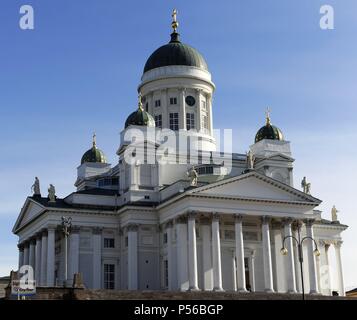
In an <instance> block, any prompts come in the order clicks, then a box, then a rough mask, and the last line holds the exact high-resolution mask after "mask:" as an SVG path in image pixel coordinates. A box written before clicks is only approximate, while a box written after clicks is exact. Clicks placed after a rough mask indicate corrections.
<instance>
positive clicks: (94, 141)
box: [93, 132, 97, 148]
mask: <svg viewBox="0 0 357 320" xmlns="http://www.w3.org/2000/svg"><path fill="white" fill-rule="evenodd" d="M96 146H97V135H96V134H95V132H94V133H93V148H95V147H96Z"/></svg>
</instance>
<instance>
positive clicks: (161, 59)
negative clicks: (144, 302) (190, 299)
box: [13, 13, 347, 295]
mask: <svg viewBox="0 0 357 320" xmlns="http://www.w3.org/2000/svg"><path fill="white" fill-rule="evenodd" d="M172 27H173V32H172V34H171V40H170V42H169V43H167V44H165V45H163V46H161V47H160V48H158V49H157V50H156V51H155V52H154V53H153V54H152V55H151V56H150V57H149V58H148V60H147V62H146V64H145V67H144V72H143V75H142V77H141V82H140V84H139V87H138V92H139V93H140V99H139V107H138V109H137V110H136V111H134V112H133V113H132V114H130V115H129V117H128V118H127V120H126V122H125V126H124V129H123V131H122V132H121V136H120V137H121V143H120V146H119V147H118V149H117V155H118V163H116V164H115V165H111V164H109V163H107V162H106V158H105V156H104V154H103V152H102V151H100V150H99V149H98V147H97V144H96V140H95V137H94V139H93V146H92V147H91V149H89V150H88V151H87V152H85V154H84V155H83V157H82V159H81V163H80V165H79V167H78V168H77V171H78V178H77V180H76V182H75V187H76V191H74V192H72V193H71V194H69V195H68V196H66V197H65V198H63V199H60V198H58V197H55V195H54V188H50V189H49V196H48V197H47V195H46V196H41V193H40V190H39V184H38V180H37V182H36V184H35V188H34V194H33V195H32V196H29V197H27V199H26V201H25V204H24V205H23V207H22V209H21V212H20V214H19V217H18V219H17V221H16V223H15V226H14V228H13V233H14V234H16V235H17V236H18V237H19V243H18V248H19V267H20V266H22V265H31V266H32V267H33V269H34V275H35V279H36V281H37V285H39V286H50V287H51V286H62V285H63V283H64V282H65V274H66V273H65V269H66V267H65V261H68V262H67V265H68V274H67V281H68V283H69V284H70V283H71V282H72V280H73V277H74V274H76V273H81V274H82V277H83V282H84V285H85V286H86V287H87V288H91V289H114V290H178V291H186V290H215V291H222V290H225V291H239V292H246V291H251V292H255V291H256V292H258V291H266V292H284V293H285V292H288V293H294V292H301V291H302V281H301V280H302V277H301V273H302V274H303V279H304V289H305V292H307V293H320V294H323V295H331V294H332V293H333V291H337V292H338V294H339V295H344V294H345V292H344V284H343V272H342V262H341V254H340V248H341V244H342V237H341V233H342V231H344V230H345V229H346V228H347V226H346V225H343V224H341V223H340V222H339V221H338V219H337V216H336V210H335V209H334V211H333V213H334V215H333V217H332V219H331V220H327V219H324V218H322V215H321V211H319V210H318V209H317V207H318V206H319V204H320V203H321V201H320V200H319V199H317V198H315V197H313V196H312V195H311V194H310V190H309V189H310V188H309V187H310V185H309V184H308V183H306V180H304V184H303V186H304V190H303V191H301V190H299V189H297V188H295V187H294V180H293V176H294V175H293V163H294V158H293V157H292V153H291V151H290V142H289V141H286V140H285V139H284V136H283V134H282V132H281V131H280V130H279V129H278V128H277V127H275V126H274V125H272V123H271V120H270V116H269V114H267V117H266V123H265V125H264V126H263V127H262V128H260V129H259V130H258V132H257V134H256V136H255V139H254V137H252V140H253V142H254V143H253V144H252V145H251V146H250V152H249V154H248V155H246V154H237V153H229V154H228V153H224V155H223V156H222V152H220V150H217V143H216V140H215V138H214V134H213V112H212V111H213V109H214V108H213V104H212V96H213V93H214V90H215V84H214V83H213V82H212V77H211V73H210V72H209V69H208V66H207V63H206V61H205V59H204V57H203V56H202V55H201V54H200V53H199V52H198V51H197V50H196V49H194V48H192V47H191V46H189V45H186V44H184V43H182V42H181V40H180V36H179V34H178V33H177V27H178V23H177V20H176V14H175V13H174V14H173V23H172ZM168 129H170V130H168ZM165 130H166V131H167V137H169V136H170V134H171V138H172V137H174V140H175V139H176V140H175V141H177V139H178V138H179V136H180V137H184V138H188V140H189V141H192V142H193V143H191V144H190V145H189V147H188V148H181V149H179V150H180V152H179V153H178V154H177V153H176V152H175V150H174V149H168V150H166V152H163V153H161V154H160V156H157V158H156V160H155V161H154V162H149V161H147V157H145V158H144V160H143V161H142V160H136V161H133V162H132V163H129V162H128V161H126V158H125V154H129V153H131V155H132V156H133V158H135V156H138V154H140V152H141V151H140V150H146V151H147V150H149V149H150V150H151V151H152V150H153V152H154V153H155V151H157V150H160V147H161V146H160V143H158V142H157V141H156V140H155V139H151V138H149V137H148V136H147V135H144V134H146V133H147V132H148V131H151V132H154V136H155V133H156V132H159V131H160V132H165ZM133 132H134V133H136V135H137V136H138V137H139V138H135V139H134V138H133ZM140 133H143V135H142V136H141V135H140ZM134 135H135V134H134ZM142 137H144V138H142ZM169 138H170V137H169ZM154 140H155V141H154ZM140 145H141V146H146V147H148V146H151V148H145V149H141V148H139V146H140ZM128 150H130V151H129V152H128ZM146 151H145V152H146ZM151 151H150V152H151ZM146 153H147V152H146ZM160 157H161V158H166V160H167V161H159V160H160V159H159V158H160ZM188 158H190V159H188ZM222 159H223V160H222ZM192 161H193V162H194V164H192ZM299 187H300V186H299ZM62 217H66V218H69V217H70V218H71V223H72V226H71V228H70V232H69V236H68V246H67V250H66V248H65V243H66V242H65V236H64V233H63V230H62V226H61V223H62ZM285 237H286V238H285ZM293 237H295V238H296V239H299V238H300V239H303V238H304V237H306V238H305V239H304V241H303V245H302V247H301V248H302V250H301V251H300V250H299V248H300V247H299V246H298V241H296V240H295V239H294V238H293ZM284 238H285V241H284ZM283 242H284V243H283ZM331 251H333V252H331ZM65 255H67V256H68V259H67V260H66V259H65ZM331 257H333V259H331ZM300 262H302V268H300Z"/></svg>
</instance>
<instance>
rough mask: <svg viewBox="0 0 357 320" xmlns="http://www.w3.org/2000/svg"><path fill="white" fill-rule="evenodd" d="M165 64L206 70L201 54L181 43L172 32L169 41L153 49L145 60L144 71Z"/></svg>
mask: <svg viewBox="0 0 357 320" xmlns="http://www.w3.org/2000/svg"><path fill="white" fill-rule="evenodd" d="M166 66H192V67H197V68H200V69H204V70H207V71H208V66H207V63H206V61H205V59H204V58H203V56H202V55H201V54H200V53H199V52H198V51H197V50H196V49H194V48H192V47H191V46H189V45H187V44H183V43H182V42H181V41H180V40H179V34H178V33H172V34H171V41H170V42H169V43H168V44H165V45H163V46H162V47H160V48H158V49H157V50H156V51H154V53H153V54H152V55H151V56H150V57H149V59H148V60H147V61H146V64H145V67H144V73H145V72H147V71H149V70H152V69H155V68H160V67H166Z"/></svg>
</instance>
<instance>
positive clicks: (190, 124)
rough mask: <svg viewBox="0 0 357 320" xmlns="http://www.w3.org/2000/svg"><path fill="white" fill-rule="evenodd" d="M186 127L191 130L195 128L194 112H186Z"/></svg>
mask: <svg viewBox="0 0 357 320" xmlns="http://www.w3.org/2000/svg"><path fill="white" fill-rule="evenodd" d="M186 129H187V130H191V129H195V114H194V113H186Z"/></svg>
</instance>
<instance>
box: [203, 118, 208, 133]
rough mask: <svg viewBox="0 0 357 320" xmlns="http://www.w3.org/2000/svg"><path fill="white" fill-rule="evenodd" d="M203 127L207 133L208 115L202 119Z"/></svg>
mask: <svg viewBox="0 0 357 320" xmlns="http://www.w3.org/2000/svg"><path fill="white" fill-rule="evenodd" d="M202 127H203V129H204V130H205V131H208V117H207V116H206V115H204V116H203V117H202Z"/></svg>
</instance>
